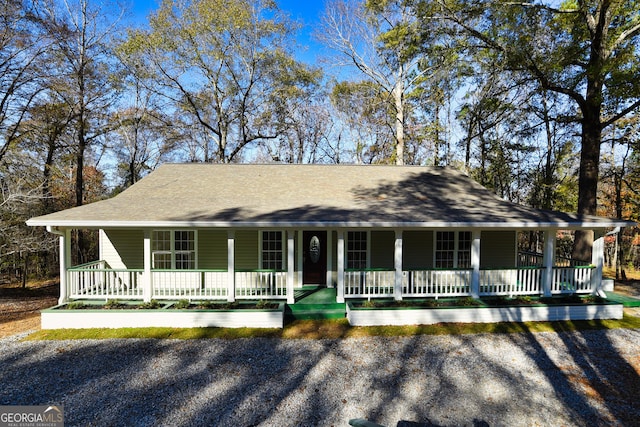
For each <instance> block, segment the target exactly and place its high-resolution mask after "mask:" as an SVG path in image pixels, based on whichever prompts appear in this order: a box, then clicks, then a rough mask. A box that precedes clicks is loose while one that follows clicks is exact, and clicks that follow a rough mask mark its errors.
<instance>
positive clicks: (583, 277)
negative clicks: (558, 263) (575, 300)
mask: <svg viewBox="0 0 640 427" xmlns="http://www.w3.org/2000/svg"><path fill="white" fill-rule="evenodd" d="M594 271H595V267H554V268H553V282H552V284H551V293H552V294H574V293H576V294H580V293H583V294H584V293H591V292H593V287H594V285H593V273H594Z"/></svg>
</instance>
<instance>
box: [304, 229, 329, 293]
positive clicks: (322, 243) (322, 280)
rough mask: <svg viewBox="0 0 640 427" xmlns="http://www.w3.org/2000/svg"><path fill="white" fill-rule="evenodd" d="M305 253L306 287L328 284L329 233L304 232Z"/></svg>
mask: <svg viewBox="0 0 640 427" xmlns="http://www.w3.org/2000/svg"><path fill="white" fill-rule="evenodd" d="M302 251H303V253H304V261H303V262H304V264H303V269H302V271H303V273H302V275H303V278H302V280H303V282H304V284H305V285H326V284H327V232H326V231H304V232H303V233H302Z"/></svg>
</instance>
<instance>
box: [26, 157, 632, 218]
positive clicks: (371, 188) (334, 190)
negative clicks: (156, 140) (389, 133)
mask: <svg viewBox="0 0 640 427" xmlns="http://www.w3.org/2000/svg"><path fill="white" fill-rule="evenodd" d="M27 224H28V225H32V226H52V227H89V228H91V227H100V228H102V227H105V228H106V227H187V226H198V227H273V226H277V227H406V228H410V227H433V228H444V227H467V228H477V227H482V228H486V227H499V228H549V227H557V228H606V227H617V226H629V225H633V223H631V222H628V221H621V220H615V219H608V218H601V217H595V216H577V215H572V214H567V213H562V212H551V211H543V210H537V209H532V208H528V207H524V206H521V205H517V204H514V203H511V202H507V201H505V200H502V199H500V198H498V197H497V196H496V195H494V194H493V193H491V192H490V191H489V190H487V189H485V188H484V187H482V186H480V185H479V184H477V183H476V182H475V181H474V180H472V179H471V178H469V177H467V176H465V175H463V174H462V173H460V172H457V171H455V170H453V169H447V168H432V167H413V166H402V167H400V166H346V165H215V164H167V165H163V166H161V167H159V168H158V169H157V170H156V171H154V172H152V173H151V174H150V175H149V176H147V177H146V178H144V179H142V180H141V181H139V182H138V183H136V184H135V185H133V186H132V187H130V188H129V189H127V190H126V191H124V192H122V193H121V194H119V195H117V196H115V197H113V198H111V199H108V200H104V201H100V202H96V203H92V204H89V205H85V206H81V207H77V208H72V209H67V210H64V211H60V212H56V213H52V214H49V215H45V216H40V217H36V218H32V219H30V220H29V221H27Z"/></svg>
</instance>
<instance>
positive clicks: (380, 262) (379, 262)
mask: <svg viewBox="0 0 640 427" xmlns="http://www.w3.org/2000/svg"><path fill="white" fill-rule="evenodd" d="M395 242H396V234H395V232H393V231H372V232H371V264H370V265H371V268H388V269H390V270H393V269H394V265H393V264H394V262H393V258H394V252H395V245H396V243H395Z"/></svg>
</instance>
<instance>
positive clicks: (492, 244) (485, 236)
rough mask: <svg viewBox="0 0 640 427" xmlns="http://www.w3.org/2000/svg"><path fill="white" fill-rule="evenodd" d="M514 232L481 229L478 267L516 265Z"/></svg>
mask: <svg viewBox="0 0 640 427" xmlns="http://www.w3.org/2000/svg"><path fill="white" fill-rule="evenodd" d="M516 247H517V245H516V232H515V231H483V232H482V234H481V236H480V268H503V267H515V266H516V255H517V254H516Z"/></svg>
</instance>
